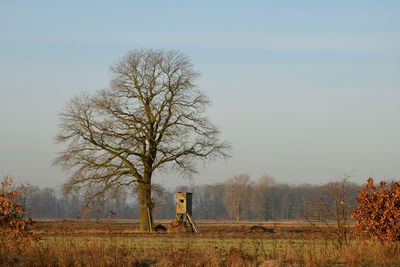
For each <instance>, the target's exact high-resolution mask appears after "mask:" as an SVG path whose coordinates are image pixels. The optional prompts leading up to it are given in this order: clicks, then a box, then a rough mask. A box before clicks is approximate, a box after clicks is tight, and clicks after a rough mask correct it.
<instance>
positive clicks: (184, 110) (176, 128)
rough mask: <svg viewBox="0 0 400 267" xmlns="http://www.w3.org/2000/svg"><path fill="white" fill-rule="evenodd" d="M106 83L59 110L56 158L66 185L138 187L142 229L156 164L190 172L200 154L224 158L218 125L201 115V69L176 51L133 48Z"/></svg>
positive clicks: (147, 226)
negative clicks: (61, 147) (59, 149)
mask: <svg viewBox="0 0 400 267" xmlns="http://www.w3.org/2000/svg"><path fill="white" fill-rule="evenodd" d="M111 74H112V80H111V86H110V88H109V89H105V90H100V91H97V92H96V93H95V94H94V95H92V96H90V95H82V96H77V97H74V98H73V99H72V100H71V101H69V103H68V104H67V106H66V107H65V109H64V111H63V112H62V113H61V114H60V118H61V124H60V132H59V134H58V135H57V141H58V142H59V143H66V144H67V147H66V149H65V150H64V151H62V152H61V153H60V154H59V156H58V158H57V159H56V161H55V162H56V164H60V165H62V166H64V167H65V169H67V170H69V171H72V175H71V176H70V178H69V180H68V182H67V183H66V184H65V187H64V188H65V191H67V192H68V191H71V190H72V189H73V188H85V187H96V188H98V189H99V190H97V192H96V194H95V195H97V194H103V193H104V192H106V191H108V190H114V191H118V189H119V188H120V187H121V186H130V185H133V184H136V185H137V186H138V188H139V203H140V218H141V221H140V225H141V230H144V231H150V230H151V225H152V221H153V217H152V210H153V207H154V203H153V199H152V184H153V183H152V178H153V174H154V172H155V171H156V170H161V169H162V170H164V171H165V170H168V169H174V170H177V171H179V172H182V173H187V174H191V173H194V172H196V170H197V168H196V166H197V164H196V163H197V162H198V160H206V159H213V158H216V157H221V156H227V155H228V150H229V148H230V146H229V144H227V143H226V142H221V141H220V140H219V131H218V129H217V128H216V127H215V126H214V125H213V124H212V123H211V122H210V121H209V120H208V118H207V117H206V116H205V110H206V107H207V106H208V105H209V100H208V98H207V96H206V95H205V94H204V93H203V92H202V91H200V90H198V89H197V87H196V85H195V81H196V79H197V77H198V76H199V74H198V73H197V72H196V71H195V70H194V68H193V65H192V63H191V62H190V60H189V59H188V57H187V56H185V55H183V54H182V53H179V52H176V51H163V50H134V51H131V52H129V53H128V54H127V55H126V56H125V57H124V58H122V59H121V60H120V61H119V62H118V63H117V64H115V65H113V66H112V67H111Z"/></svg>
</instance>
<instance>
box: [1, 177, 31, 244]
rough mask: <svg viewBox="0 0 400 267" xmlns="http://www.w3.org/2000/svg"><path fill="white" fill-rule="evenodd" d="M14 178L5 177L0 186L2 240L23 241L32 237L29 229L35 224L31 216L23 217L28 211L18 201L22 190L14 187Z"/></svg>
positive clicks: (3, 241)
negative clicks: (16, 189)
mask: <svg viewBox="0 0 400 267" xmlns="http://www.w3.org/2000/svg"><path fill="white" fill-rule="evenodd" d="M12 184H13V180H12V178H8V177H4V179H3V181H2V182H1V187H0V241H1V242H2V243H3V244H5V243H6V242H8V241H11V242H13V243H14V242H21V241H28V240H31V238H32V233H31V232H30V231H29V228H30V226H32V225H33V223H34V222H33V221H32V219H31V218H28V219H23V216H24V215H25V213H26V211H25V209H24V208H23V207H22V206H21V204H20V203H19V202H18V198H19V197H20V196H21V194H22V190H19V191H14V190H13V189H12Z"/></svg>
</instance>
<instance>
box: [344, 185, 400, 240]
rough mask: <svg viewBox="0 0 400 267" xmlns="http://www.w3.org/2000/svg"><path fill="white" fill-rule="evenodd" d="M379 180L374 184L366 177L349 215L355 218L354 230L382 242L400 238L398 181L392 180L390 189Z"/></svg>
mask: <svg viewBox="0 0 400 267" xmlns="http://www.w3.org/2000/svg"><path fill="white" fill-rule="evenodd" d="M386 187H387V184H386V183H385V182H381V183H380V184H379V187H378V188H376V187H375V186H374V180H373V179H372V178H369V179H368V183H367V184H366V186H365V187H364V188H363V189H362V190H361V191H360V196H359V197H358V198H357V202H358V207H357V208H356V209H354V210H353V212H352V214H351V217H353V218H355V232H356V233H357V234H359V235H361V236H368V237H371V238H372V239H375V240H379V241H382V242H387V241H389V242H390V241H399V240H400V183H398V182H393V183H392V185H391V188H390V189H387V188H386Z"/></svg>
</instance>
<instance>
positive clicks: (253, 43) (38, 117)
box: [0, 0, 400, 188]
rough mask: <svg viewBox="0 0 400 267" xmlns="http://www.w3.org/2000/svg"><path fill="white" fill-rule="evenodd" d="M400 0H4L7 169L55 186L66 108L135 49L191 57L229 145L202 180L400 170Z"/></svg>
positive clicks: (0, 78)
mask: <svg viewBox="0 0 400 267" xmlns="http://www.w3.org/2000/svg"><path fill="white" fill-rule="evenodd" d="M399 11H400V2H398V1H394V0H393V1H379V2H377V1H334V2H329V3H328V2H322V1H284V2H275V1H251V2H246V3H244V2H243V3H242V2H239V1H221V2H211V1H205V2H204V1H203V2H197V3H188V2H183V1H182V2H181V1H172V2H168V3H167V2H162V1H155V2H152V3H147V2H146V3H142V2H139V1H132V2H131V1H129V2H128V1H126V2H125V1H113V2H112V3H111V2H110V3H108V2H106V1H85V3H81V2H80V1H68V2H67V1H65V2H63V1H60V2H59V1H34V2H30V1H18V2H14V1H3V2H1V3H0V72H1V75H0V110H1V112H0V121H1V123H2V125H4V127H3V128H2V130H1V131H0V176H6V175H9V176H12V177H13V178H15V179H16V180H17V181H21V182H23V181H29V182H30V183H31V184H34V185H39V186H42V187H44V186H50V187H58V186H59V185H61V184H62V183H63V182H65V181H66V179H67V174H66V173H64V172H62V171H61V170H60V169H59V168H56V167H52V161H53V160H54V158H55V157H56V153H57V152H59V151H61V150H62V149H63V146H61V145H56V144H55V143H54V137H55V135H56V133H57V129H58V123H59V120H58V117H57V113H58V112H61V111H62V109H63V106H64V104H65V103H66V102H67V101H68V100H69V99H71V98H72V97H73V96H76V95H79V94H80V93H81V92H83V91H87V92H89V93H93V92H95V91H96V90H98V89H102V88H107V87H108V83H109V78H110V77H109V71H108V70H109V66H110V65H112V64H113V63H115V62H117V61H118V60H119V59H120V58H121V57H122V56H124V55H125V54H126V53H127V52H128V51H129V50H133V49H136V48H161V49H174V50H179V51H182V52H183V53H185V54H186V55H188V56H189V57H190V58H191V59H192V62H193V64H194V66H195V69H196V70H199V71H200V72H201V73H202V75H201V77H200V79H199V80H198V85H199V88H201V89H202V90H204V91H205V92H206V94H207V95H208V96H209V98H210V100H211V102H212V106H211V107H210V108H209V109H208V114H209V117H210V119H211V121H213V122H214V123H215V124H216V125H218V126H219V128H220V130H221V132H222V136H223V139H225V140H228V141H230V142H231V143H232V146H233V154H232V155H233V156H232V158H230V159H228V160H227V161H224V160H220V161H216V162H210V163H209V164H208V165H206V166H205V167H204V168H203V169H202V171H201V172H200V173H199V174H198V175H194V177H193V180H192V181H190V180H188V179H182V178H180V177H178V176H177V175H175V174H165V175H163V176H160V175H158V176H156V177H155V180H154V182H155V183H160V184H162V185H164V186H166V187H169V188H171V187H174V186H176V185H181V184H191V183H194V184H197V185H199V184H210V183H215V182H223V181H224V180H226V179H227V178H228V177H231V176H233V175H235V174H240V173H246V174H249V175H250V176H251V178H252V179H257V178H258V177H260V176H262V175H265V174H268V175H270V176H273V177H274V178H275V179H276V180H277V181H278V182H281V183H289V184H301V183H310V184H322V183H326V182H328V181H330V180H333V179H335V178H339V177H342V176H343V175H344V174H345V173H347V174H351V175H352V179H351V181H353V182H356V183H360V184H361V183H365V181H366V180H367V178H368V177H374V178H376V179H377V180H381V179H386V180H392V179H399V177H400V175H399V174H400V164H399V160H400V138H399V136H400V123H399V115H400V104H399V103H400V90H399V89H400V88H399V87H400V49H399V47H400V16H399V15H398V14H399Z"/></svg>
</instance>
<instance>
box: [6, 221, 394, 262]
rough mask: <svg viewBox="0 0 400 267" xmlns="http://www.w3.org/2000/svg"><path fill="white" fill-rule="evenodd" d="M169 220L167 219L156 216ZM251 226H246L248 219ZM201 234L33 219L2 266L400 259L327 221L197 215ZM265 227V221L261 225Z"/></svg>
mask: <svg viewBox="0 0 400 267" xmlns="http://www.w3.org/2000/svg"><path fill="white" fill-rule="evenodd" d="M156 223H157V224H163V225H164V226H167V225H168V223H169V221H156ZM255 225H256V226H260V228H258V227H253V231H252V230H251V229H252V228H251V227H252V226H255ZM197 226H198V229H199V231H200V234H194V233H168V232H164V231H161V232H153V233H143V232H140V231H139V230H138V229H139V224H138V222H137V221H133V220H112V221H107V220H103V221H74V220H64V221H50V220H42V221H39V222H38V223H37V224H36V225H35V227H34V232H35V236H36V238H37V241H34V242H32V243H31V244H21V245H15V244H12V245H11V244H10V245H7V244H2V246H1V254H0V264H1V265H2V266H10V265H14V266H382V265H385V266H400V245H399V244H397V243H395V244H390V245H381V244H378V243H373V242H364V243H362V242H361V243H360V242H359V241H357V240H352V241H351V242H350V244H349V245H347V246H344V247H343V248H342V249H340V248H339V247H338V246H337V243H336V242H335V239H334V236H332V235H329V234H327V233H326V231H325V230H326V226H319V227H310V226H309V225H308V224H306V223H301V222H269V223H257V222H240V223H236V222H226V221H225V222H221V221H198V222H197ZM261 227H263V228H261Z"/></svg>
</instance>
